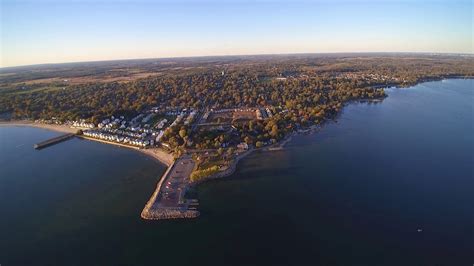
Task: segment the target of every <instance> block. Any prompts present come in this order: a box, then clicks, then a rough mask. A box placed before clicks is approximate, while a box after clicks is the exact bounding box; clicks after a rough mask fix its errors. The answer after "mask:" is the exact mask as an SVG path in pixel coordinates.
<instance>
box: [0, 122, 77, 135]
mask: <svg viewBox="0 0 474 266" xmlns="http://www.w3.org/2000/svg"><path fill="white" fill-rule="evenodd" d="M0 126H4V127H34V128H42V129H48V130H51V131H56V132H62V133H76V132H77V130H79V128H73V127H69V126H66V125H54V124H41V123H35V122H33V121H28V120H12V121H0Z"/></svg>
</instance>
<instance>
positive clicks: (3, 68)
mask: <svg viewBox="0 0 474 266" xmlns="http://www.w3.org/2000/svg"><path fill="white" fill-rule="evenodd" d="M338 54H419V55H451V56H474V52H471V53H466V52H412V51H405V52H401V51H398V52H387V51H385V52H377V51H374V52H360V51H352V52H301V53H268V54H267V53H258V54H227V55H225V54H220V55H190V56H168V57H135V58H119V59H104V60H100V59H98V60H84V61H66V62H53V63H36V64H26V65H12V66H0V70H8V69H14V68H24V67H42V66H52V65H62V64H65V65H66V64H80V63H99V62H118V61H135V60H163V59H192V58H212V57H249V56H297V55H338Z"/></svg>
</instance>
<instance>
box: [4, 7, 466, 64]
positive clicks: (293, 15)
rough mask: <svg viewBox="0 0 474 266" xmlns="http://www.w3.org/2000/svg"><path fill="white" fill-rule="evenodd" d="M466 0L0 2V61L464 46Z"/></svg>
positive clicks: (461, 50)
mask: <svg viewBox="0 0 474 266" xmlns="http://www.w3.org/2000/svg"><path fill="white" fill-rule="evenodd" d="M473 11H474V9H473V2H472V0H467V1H457V0H444V1H443V0H431V1H416V0H412V1H409V0H399V1H396V0H387V1H383V0H380V1H375V0H345V1H342V0H333V1H330V0H313V1H311V0H294V1H283V0H257V1H250V0H230V1H225V0H220V1H217V0H194V1H192V0H175V1H171V0H167V1H159V0H157V1H152V0H138V1H132V0H70V1H67V0H62V1H60V0H0V36H1V39H0V51H1V53H0V67H7V66H18V65H31V64H42V63H61V62H79V61H99V60H114V59H134V58H160V57H186V56H208V55H243V54H282V53H283V54H285V53H332V52H436V53H472V52H473V40H474V38H473V28H472V25H473V22H474V20H473Z"/></svg>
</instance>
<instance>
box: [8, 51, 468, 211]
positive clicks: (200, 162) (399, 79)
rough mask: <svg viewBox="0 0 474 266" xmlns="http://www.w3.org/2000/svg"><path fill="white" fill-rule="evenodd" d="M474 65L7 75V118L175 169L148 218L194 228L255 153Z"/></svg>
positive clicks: (206, 62) (361, 62)
mask: <svg viewBox="0 0 474 266" xmlns="http://www.w3.org/2000/svg"><path fill="white" fill-rule="evenodd" d="M472 62H473V60H472V57H471V56H452V55H426V54H416V55H413V54H329V55H286V56H246V57H210V58H185V59H156V60H153V59H150V60H133V61H113V62H101V63H97V64H96V65H94V67H91V66H90V65H81V64H78V65H76V66H74V67H64V66H62V65H52V66H44V67H39V68H38V69H37V70H36V71H31V70H28V69H2V70H0V74H1V75H0V116H1V118H2V119H3V120H4V121H6V122H4V123H10V124H17V125H27V126H42V127H46V128H50V129H53V130H60V131H64V132H69V133H71V132H74V133H75V134H76V136H78V137H81V138H85V139H89V140H93V141H100V142H103V143H108V144H114V145H119V146H123V147H129V148H134V149H137V150H139V151H142V152H145V153H146V154H148V155H150V156H153V157H154V158H156V159H158V160H159V161H161V162H162V163H164V164H166V165H167V166H168V169H167V171H166V172H165V173H164V175H163V176H162V177H160V178H159V180H158V184H157V187H156V190H155V192H154V193H153V194H152V195H151V197H150V200H149V201H148V202H147V203H146V204H145V207H144V209H143V211H142V213H141V217H142V218H143V219H153V220H155V219H157V220H158V219H174V218H195V217H198V216H199V211H198V208H197V207H198V205H199V202H198V199H196V198H191V197H189V195H188V193H187V192H188V190H189V188H190V187H192V186H194V185H196V184H199V183H200V182H202V181H205V180H208V179H210V178H217V177H223V176H226V175H229V174H232V173H233V171H234V170H235V168H236V164H237V162H238V161H239V160H240V159H241V158H243V157H245V156H246V155H247V154H249V153H251V152H252V151H255V150H259V149H262V150H275V149H281V147H282V146H283V145H284V143H286V141H288V140H289V139H290V138H291V136H292V135H293V134H296V133H298V132H308V131H311V130H313V129H315V128H317V127H319V126H321V125H322V124H323V123H324V122H325V121H327V120H331V119H335V118H336V117H337V115H338V114H339V113H340V111H341V109H342V108H343V106H344V105H345V104H347V103H349V102H351V101H370V102H377V101H381V100H382V99H383V98H384V97H386V94H385V92H384V88H386V87H392V86H397V87H405V86H409V85H413V84H415V83H419V82H423V81H429V80H439V79H443V78H452V77H460V78H464V77H473V76H474V64H473V63H472ZM131 65H133V69H132V68H130V66H131ZM86 70H87V72H88V75H86V76H85V75H84V71H86ZM137 73H139V74H137ZM91 77H93V78H92V79H91ZM8 121H10V122H8ZM68 136H69V135H65V138H66V137H68ZM46 143H48V142H46Z"/></svg>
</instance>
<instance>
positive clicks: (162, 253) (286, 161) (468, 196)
mask: <svg viewBox="0 0 474 266" xmlns="http://www.w3.org/2000/svg"><path fill="white" fill-rule="evenodd" d="M473 90H474V89H473V80H447V81H442V82H441V81H438V82H428V83H423V84H420V85H417V86H414V87H411V88H407V89H390V90H388V94H389V97H388V98H387V99H385V100H384V101H383V102H382V103H378V104H367V103H354V104H350V105H348V106H347V107H345V108H344V111H343V113H342V114H341V116H340V117H339V118H338V119H337V122H331V123H328V124H326V125H325V126H324V127H323V128H322V129H321V130H320V131H319V132H318V133H316V134H313V135H305V136H298V137H296V138H294V139H293V140H292V141H291V142H290V143H289V144H288V146H287V147H286V149H285V150H284V151H277V152H259V153H255V154H252V155H251V156H249V157H248V158H246V159H244V160H243V161H242V162H241V163H240V164H239V167H238V170H237V172H236V173H235V174H234V175H232V176H231V177H228V178H225V179H221V180H215V181H211V182H208V183H205V184H202V185H200V186H199V187H198V188H197V191H196V192H197V194H198V197H199V199H200V211H201V217H200V218H198V219H196V220H187V221H158V222H156V221H155V222H153V221H151V222H150V221H144V220H141V219H140V217H139V214H140V212H141V210H142V208H143V206H144V204H145V203H146V201H147V200H148V198H149V196H150V194H151V193H152V192H153V190H154V188H155V185H156V182H157V181H158V178H159V177H160V175H161V174H162V173H163V172H164V170H165V168H164V166H163V165H160V164H159V163H157V162H156V161H154V160H153V159H150V158H148V157H146V156H145V155H142V154H140V153H138V152H136V151H133V150H128V149H124V148H119V147H115V146H109V145H105V144H100V143H95V142H90V141H85V140H79V139H73V140H70V141H66V142H64V143H61V144H58V145H54V146H51V147H48V148H46V149H43V150H40V151H36V150H34V149H33V148H32V145H33V144H34V143H36V142H38V141H41V140H44V139H47V138H48V137H51V136H54V135H57V134H58V133H55V132H50V131H46V130H42V129H36V128H21V127H0V148H1V149H0V211H1V215H0V264H1V265H2V266H3V265H5V266H8V265H55V264H60V265H137V264H155V265H156V264H157V265H166V264H167V265H242V264H243V265H318V264H320V265H471V264H472V263H473V262H474V255H473V254H474V230H473V227H474V226H473V224H474V222H473V221H474V204H473V203H474V193H473V189H474V175H473V164H474V159H473V150H474V131H473V124H474V118H473V103H474V96H473V92H474V91H473Z"/></svg>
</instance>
